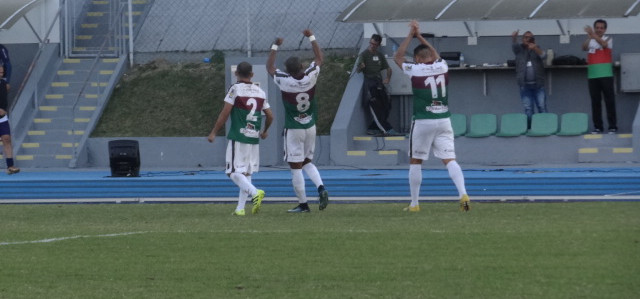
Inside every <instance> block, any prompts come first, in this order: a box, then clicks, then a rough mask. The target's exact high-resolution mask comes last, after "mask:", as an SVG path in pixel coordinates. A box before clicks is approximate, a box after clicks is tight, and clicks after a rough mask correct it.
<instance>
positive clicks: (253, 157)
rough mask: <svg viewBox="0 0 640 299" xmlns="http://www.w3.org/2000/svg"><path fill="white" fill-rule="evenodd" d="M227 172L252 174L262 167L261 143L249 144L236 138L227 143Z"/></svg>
mask: <svg viewBox="0 0 640 299" xmlns="http://www.w3.org/2000/svg"><path fill="white" fill-rule="evenodd" d="M226 164H227V169H226V170H225V173H226V174H230V173H242V174H249V175H250V174H252V173H254V172H258V170H259V168H260V145H259V144H248V143H242V142H238V141H234V140H229V142H228V143H227V155H226Z"/></svg>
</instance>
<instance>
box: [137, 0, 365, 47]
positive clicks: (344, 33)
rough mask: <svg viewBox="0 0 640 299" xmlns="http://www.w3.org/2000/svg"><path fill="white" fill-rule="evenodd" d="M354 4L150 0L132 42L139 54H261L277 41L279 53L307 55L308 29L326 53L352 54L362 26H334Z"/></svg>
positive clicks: (344, 0) (341, 0) (334, 0)
mask: <svg viewBox="0 0 640 299" xmlns="http://www.w3.org/2000/svg"><path fill="white" fill-rule="evenodd" d="M352 1H353V0H322V1H320V0H182V1H175V0H155V1H154V3H153V6H152V7H151V10H150V11H149V13H148V15H147V16H146V18H145V21H144V24H143V25H142V28H141V30H140V34H139V35H138V37H137V39H136V41H135V47H134V51H135V52H137V53H141V52H142V53H144V52H176V51H178V52H206V51H213V50H220V51H242V52H246V53H247V54H248V55H249V56H251V54H252V53H253V52H266V51H268V50H269V47H270V46H271V43H272V42H273V41H274V39H275V38H276V37H283V38H284V44H283V46H282V47H281V50H306V49H310V44H309V43H308V42H305V39H304V38H303V35H302V30H304V29H306V28H309V29H311V30H312V31H313V32H314V34H315V36H316V37H317V38H318V42H319V43H320V46H321V47H323V48H325V49H354V48H357V47H358V46H359V44H360V42H361V39H362V32H363V29H362V25H361V24H352V23H342V22H337V21H336V17H337V16H338V15H339V14H340V12H341V11H342V10H343V9H345V8H346V7H347V6H348V5H349V4H350V3H351V2H352Z"/></svg>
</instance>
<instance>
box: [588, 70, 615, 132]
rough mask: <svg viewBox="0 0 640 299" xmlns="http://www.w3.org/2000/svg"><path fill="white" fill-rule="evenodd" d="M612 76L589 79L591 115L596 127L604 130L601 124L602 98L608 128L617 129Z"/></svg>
mask: <svg viewBox="0 0 640 299" xmlns="http://www.w3.org/2000/svg"><path fill="white" fill-rule="evenodd" d="M613 88H614V87H613V77H603V78H594V79H589V95H590V96H591V117H592V118H593V126H594V127H595V128H596V129H599V130H602V131H603V130H604V126H603V124H602V99H603V97H604V105H605V107H606V108H607V122H608V123H609V129H616V130H617V129H618V123H617V118H616V98H615V93H614V90H613Z"/></svg>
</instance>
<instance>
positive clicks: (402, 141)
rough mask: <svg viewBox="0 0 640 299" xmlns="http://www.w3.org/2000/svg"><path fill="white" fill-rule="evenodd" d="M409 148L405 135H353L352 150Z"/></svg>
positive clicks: (405, 149)
mask: <svg viewBox="0 0 640 299" xmlns="http://www.w3.org/2000/svg"><path fill="white" fill-rule="evenodd" d="M408 148H409V138H407V137H405V136H380V137H376V136H354V137H353V147H352V148H350V149H352V150H365V151H366V150H403V151H405V152H406V151H407V149H408Z"/></svg>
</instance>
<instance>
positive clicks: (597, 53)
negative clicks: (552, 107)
mask: <svg viewBox="0 0 640 299" xmlns="http://www.w3.org/2000/svg"><path fill="white" fill-rule="evenodd" d="M584 31H585V32H586V33H587V39H586V40H585V41H584V42H583V43H582V50H583V51H588V54H587V63H588V66H587V77H588V78H589V95H590V96H591V116H592V117H593V127H594V128H593V131H592V133H593V134H598V133H602V132H603V130H604V126H603V124H602V98H604V104H605V106H606V107H607V121H608V122H609V134H615V133H616V132H618V125H617V117H616V99H615V92H614V87H613V65H612V62H613V58H612V55H611V49H613V38H612V37H610V36H607V35H604V33H605V32H606V31H607V21H605V20H602V19H599V20H596V21H595V22H594V23H593V28H591V26H588V25H587V26H585V27H584Z"/></svg>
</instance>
